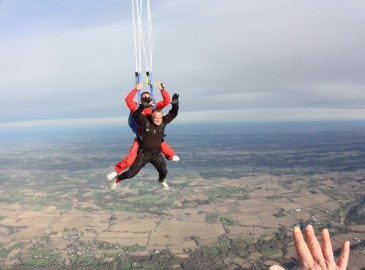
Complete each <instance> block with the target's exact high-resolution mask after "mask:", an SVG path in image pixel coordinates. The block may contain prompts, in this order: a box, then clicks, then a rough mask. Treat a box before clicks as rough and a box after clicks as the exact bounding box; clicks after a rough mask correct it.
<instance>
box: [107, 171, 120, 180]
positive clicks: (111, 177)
mask: <svg viewBox="0 0 365 270" xmlns="http://www.w3.org/2000/svg"><path fill="white" fill-rule="evenodd" d="M117 176H118V174H117V172H112V173H108V174H107V175H106V178H108V180H109V181H112V180H114V179H115V177H117Z"/></svg>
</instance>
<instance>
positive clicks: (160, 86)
mask: <svg viewBox="0 0 365 270" xmlns="http://www.w3.org/2000/svg"><path fill="white" fill-rule="evenodd" d="M155 85H156V86H157V87H158V88H160V90H162V89H165V86H164V85H163V83H162V82H161V81H158V82H156V83H155Z"/></svg>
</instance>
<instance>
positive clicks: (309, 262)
mask: <svg viewBox="0 0 365 270" xmlns="http://www.w3.org/2000/svg"><path fill="white" fill-rule="evenodd" d="M293 238H294V245H295V250H296V251H297V256H298V260H299V266H300V267H301V268H305V267H311V266H313V264H314V260H313V258H312V254H311V253H310V251H309V249H308V246H307V244H306V243H305V241H304V237H303V234H302V232H301V230H300V228H299V227H294V230H293Z"/></svg>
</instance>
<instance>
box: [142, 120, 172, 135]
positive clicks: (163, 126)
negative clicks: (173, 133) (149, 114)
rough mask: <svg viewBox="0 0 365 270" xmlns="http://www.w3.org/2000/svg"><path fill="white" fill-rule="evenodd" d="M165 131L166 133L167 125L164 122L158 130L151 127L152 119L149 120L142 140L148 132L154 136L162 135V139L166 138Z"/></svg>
mask: <svg viewBox="0 0 365 270" xmlns="http://www.w3.org/2000/svg"><path fill="white" fill-rule="evenodd" d="M164 131H165V123H164V122H163V121H162V123H161V125H159V126H158V127H157V128H154V127H153V126H152V125H151V121H150V119H147V121H146V126H145V129H144V130H143V131H142V134H141V139H142V136H143V134H145V133H146V132H150V133H152V134H156V133H162V137H165V136H166V135H165V134H164Z"/></svg>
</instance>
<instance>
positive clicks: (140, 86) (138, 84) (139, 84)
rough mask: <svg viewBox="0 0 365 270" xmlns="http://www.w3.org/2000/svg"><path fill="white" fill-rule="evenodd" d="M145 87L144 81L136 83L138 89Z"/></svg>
mask: <svg viewBox="0 0 365 270" xmlns="http://www.w3.org/2000/svg"><path fill="white" fill-rule="evenodd" d="M143 87H144V85H143V83H137V84H136V89H137V90H141V89H143Z"/></svg>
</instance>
